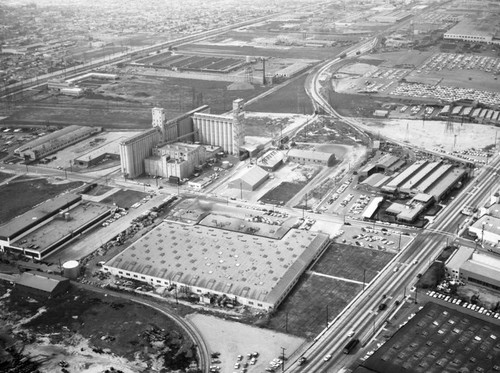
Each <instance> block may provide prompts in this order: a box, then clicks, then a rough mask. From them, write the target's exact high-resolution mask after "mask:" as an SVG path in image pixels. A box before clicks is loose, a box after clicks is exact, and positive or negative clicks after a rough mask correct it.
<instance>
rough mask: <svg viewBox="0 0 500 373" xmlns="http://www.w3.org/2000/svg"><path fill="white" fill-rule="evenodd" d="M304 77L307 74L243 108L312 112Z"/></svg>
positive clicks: (278, 111)
mask: <svg viewBox="0 0 500 373" xmlns="http://www.w3.org/2000/svg"><path fill="white" fill-rule="evenodd" d="M306 77H307V75H304V76H302V77H300V78H298V79H295V80H294V81H293V82H291V83H289V84H287V85H286V86H284V87H283V88H280V89H278V90H277V91H276V92H275V93H273V94H272V95H270V96H267V97H266V98H265V99H263V100H259V101H256V102H253V103H251V104H250V105H247V106H246V107H245V110H248V111H261V112H267V113H297V114H312V112H313V106H312V104H311V99H310V98H309V96H307V94H306V91H305V89H304V83H305V80H306Z"/></svg>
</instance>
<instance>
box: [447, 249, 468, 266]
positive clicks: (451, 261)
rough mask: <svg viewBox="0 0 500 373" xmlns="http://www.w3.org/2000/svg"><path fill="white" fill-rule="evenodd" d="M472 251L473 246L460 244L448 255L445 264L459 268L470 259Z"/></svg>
mask: <svg viewBox="0 0 500 373" xmlns="http://www.w3.org/2000/svg"><path fill="white" fill-rule="evenodd" d="M472 253H474V248H472V247H467V246H461V247H459V248H458V249H457V250H455V251H454V252H453V254H452V255H450V257H449V258H448V260H447V261H446V266H447V267H450V268H459V267H460V266H461V265H462V264H464V263H465V262H466V261H467V260H469V259H470V257H471V256H472Z"/></svg>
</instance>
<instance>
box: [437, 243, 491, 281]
mask: <svg viewBox="0 0 500 373" xmlns="http://www.w3.org/2000/svg"><path fill="white" fill-rule="evenodd" d="M445 268H446V272H447V273H448V274H449V275H450V276H451V277H452V278H453V279H455V280H459V281H462V282H464V283H468V282H471V283H474V284H477V285H481V286H486V287H488V288H490V289H494V290H497V291H498V290H500V259H499V258H497V257H495V256H492V255H488V254H483V253H479V252H475V250H474V249H472V248H470V247H460V248H459V249H457V250H456V251H455V252H454V253H453V254H452V255H451V256H450V257H449V258H448V260H447V261H446V263H445Z"/></svg>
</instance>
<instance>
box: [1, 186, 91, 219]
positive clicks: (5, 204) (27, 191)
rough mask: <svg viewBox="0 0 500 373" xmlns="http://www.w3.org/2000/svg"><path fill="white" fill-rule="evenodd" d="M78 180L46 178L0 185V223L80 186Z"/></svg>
mask: <svg viewBox="0 0 500 373" xmlns="http://www.w3.org/2000/svg"><path fill="white" fill-rule="evenodd" d="M82 184H83V183H82V182H80V181H75V182H69V183H58V184H52V183H51V182H49V180H47V179H36V180H28V181H21V182H15V181H14V182H12V183H9V184H5V185H1V186H0V201H2V203H1V205H0V224H2V223H6V222H7V221H9V220H11V219H12V218H14V217H16V216H18V215H21V214H23V213H25V212H26V211H28V210H30V209H31V208H32V207H33V206H36V205H38V204H39V203H41V202H43V201H45V200H47V199H50V198H54V197H55V196H57V195H59V194H61V193H62V192H65V191H67V190H71V189H74V188H77V187H79V186H81V185H82Z"/></svg>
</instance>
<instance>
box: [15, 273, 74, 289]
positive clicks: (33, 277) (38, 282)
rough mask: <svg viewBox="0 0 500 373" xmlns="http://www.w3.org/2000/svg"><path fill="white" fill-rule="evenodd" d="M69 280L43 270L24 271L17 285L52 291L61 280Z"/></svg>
mask: <svg viewBox="0 0 500 373" xmlns="http://www.w3.org/2000/svg"><path fill="white" fill-rule="evenodd" d="M66 281H69V280H68V279H67V278H65V277H61V276H57V275H51V274H48V273H43V272H24V273H23V274H22V275H21V277H20V278H19V279H18V280H17V282H16V284H17V285H22V286H26V287H29V288H32V289H37V290H41V291H44V292H47V293H52V292H53V291H54V289H55V288H56V287H57V285H59V283H61V282H66Z"/></svg>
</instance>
